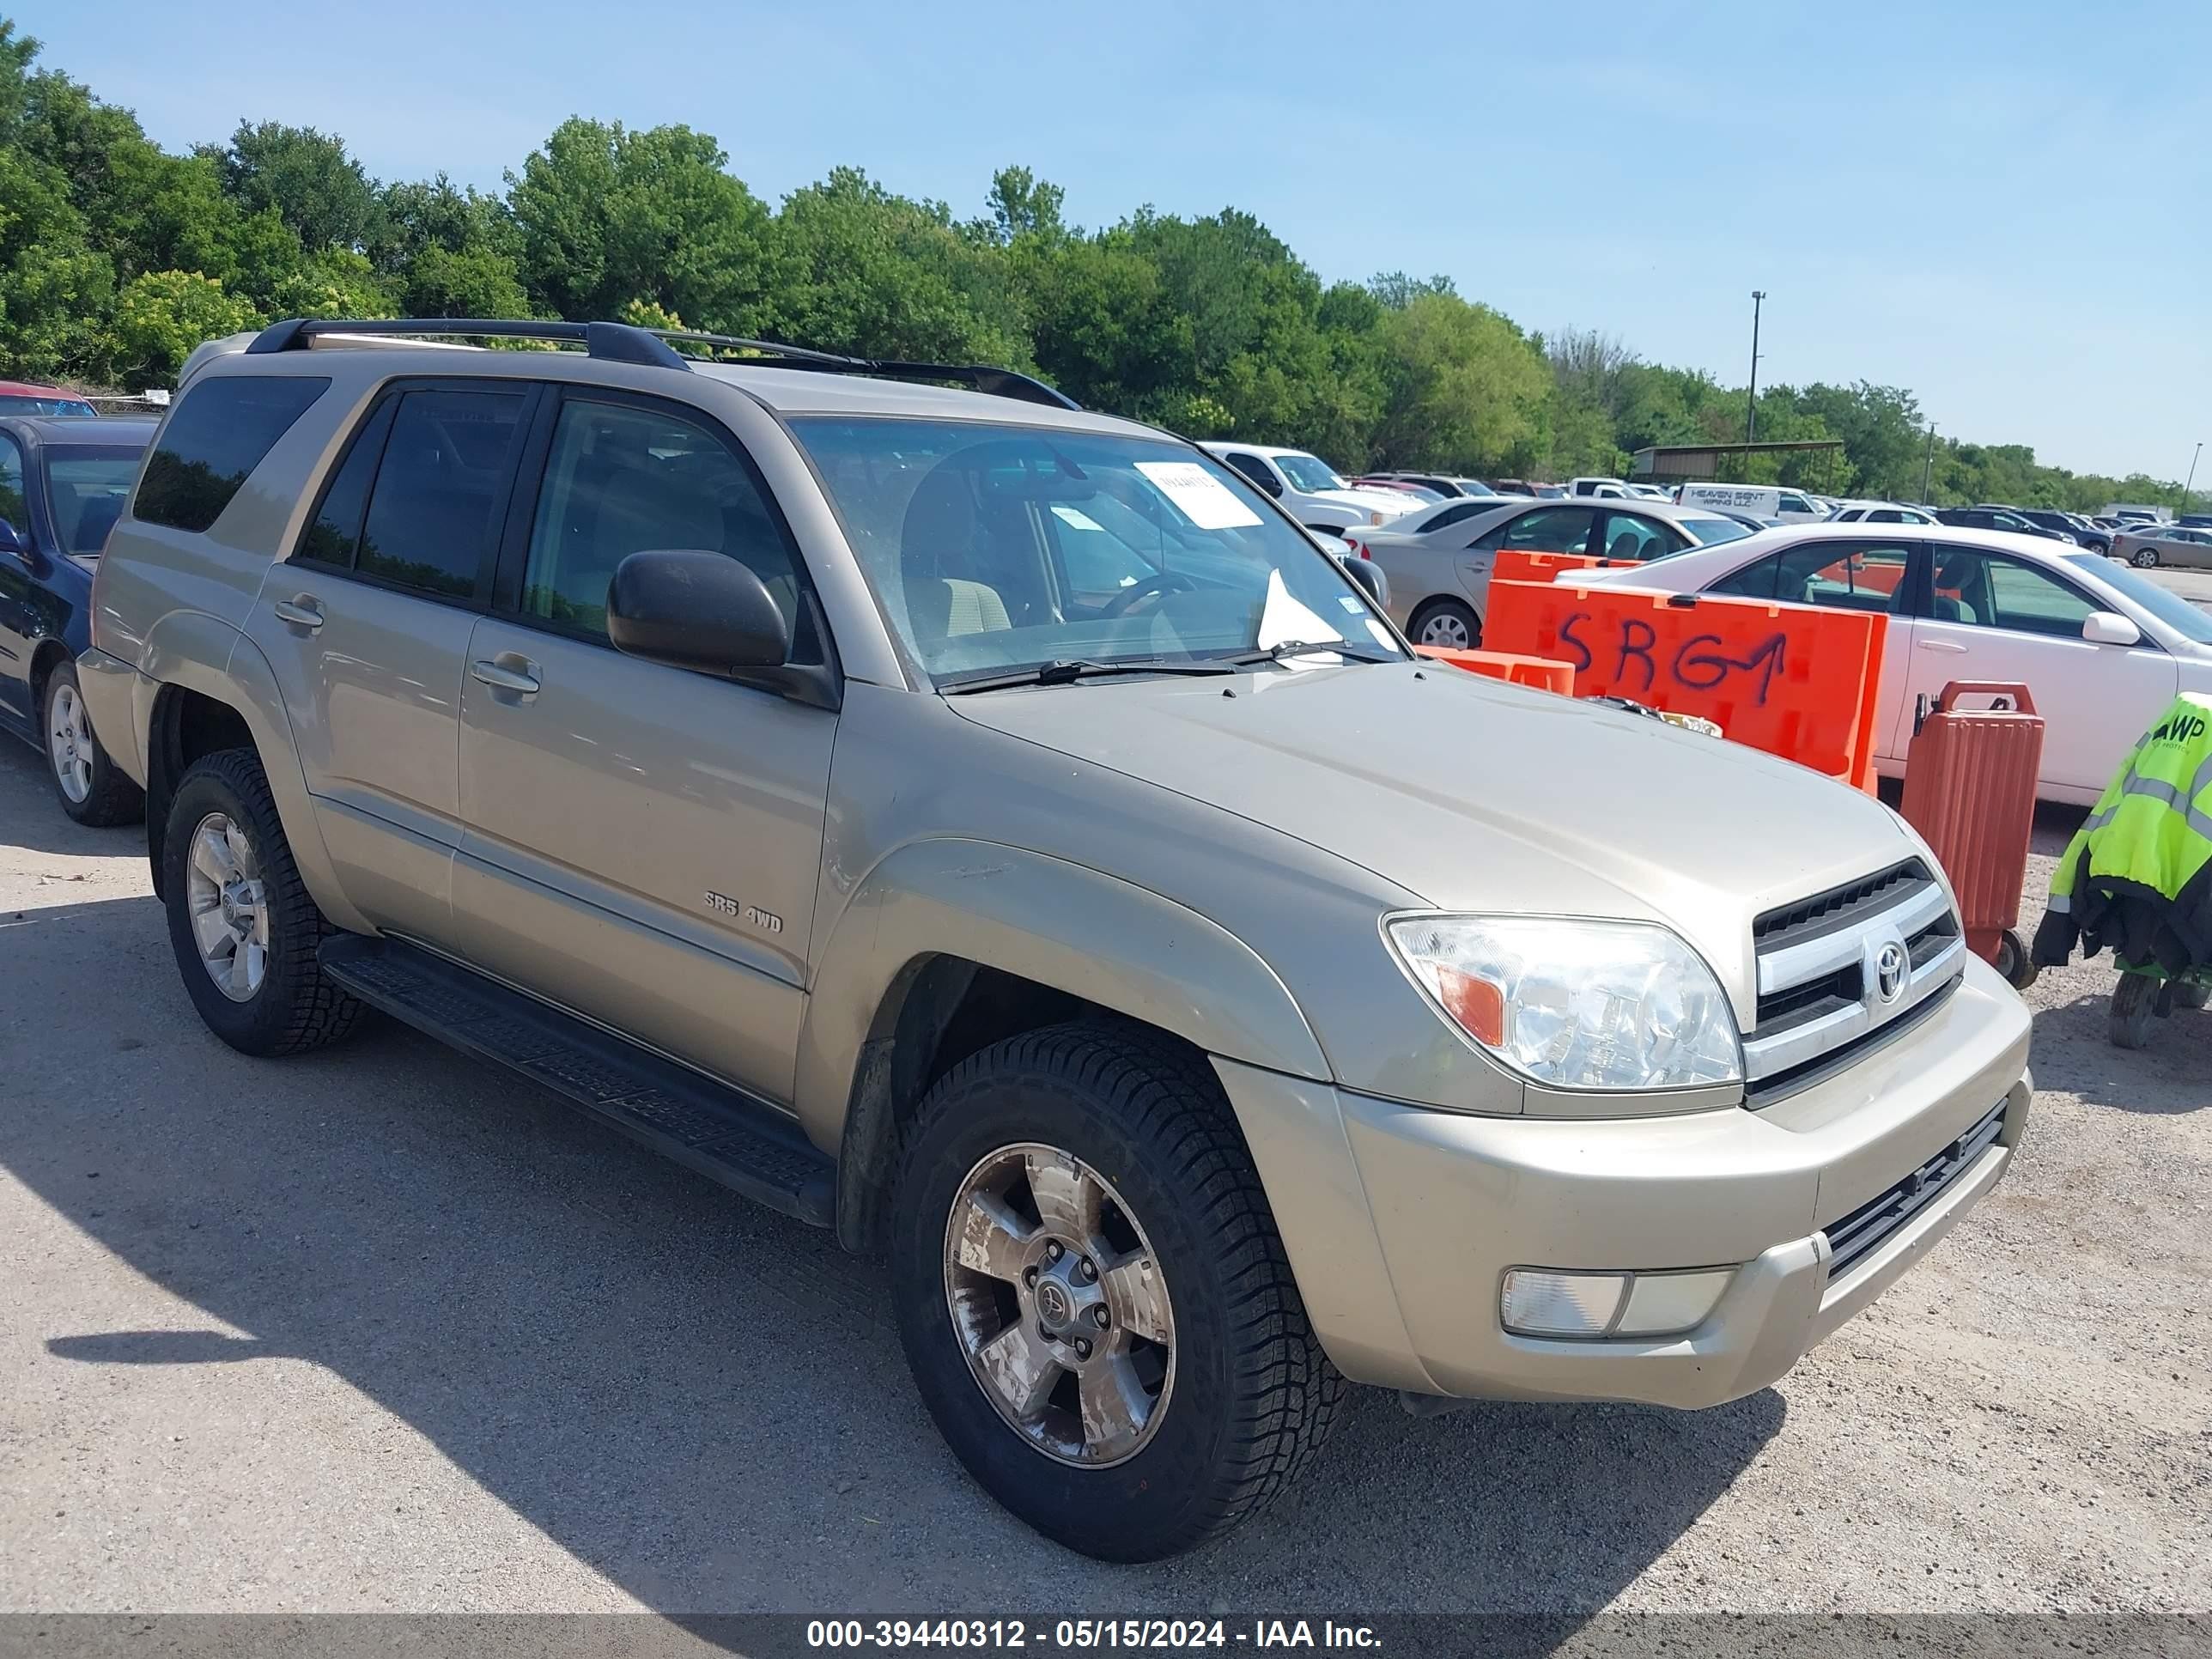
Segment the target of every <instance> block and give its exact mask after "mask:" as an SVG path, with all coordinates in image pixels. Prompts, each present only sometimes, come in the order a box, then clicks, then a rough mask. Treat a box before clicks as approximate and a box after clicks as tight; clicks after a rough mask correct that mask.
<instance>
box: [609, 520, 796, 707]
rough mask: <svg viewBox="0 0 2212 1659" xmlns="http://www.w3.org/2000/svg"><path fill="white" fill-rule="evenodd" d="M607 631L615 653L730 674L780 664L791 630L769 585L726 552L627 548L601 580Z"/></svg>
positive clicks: (702, 671) (788, 651)
mask: <svg viewBox="0 0 2212 1659" xmlns="http://www.w3.org/2000/svg"><path fill="white" fill-rule="evenodd" d="M607 637H608V638H609V639H611V640H612V641H614V644H615V648H616V649H617V651H621V652H624V653H627V654H629V655H630V656H633V657H642V658H644V659H646V660H647V662H657V663H661V664H664V665H666V666H668V667H670V668H688V669H690V670H691V671H693V672H694V673H699V674H719V675H721V676H722V677H724V678H731V677H732V676H733V674H734V673H735V671H737V670H738V669H744V668H778V667H781V666H782V665H783V663H784V660H785V659H787V657H789V656H790V654H791V629H790V628H789V626H788V625H787V623H785V622H784V619H783V612H782V611H781V610H779V609H778V608H777V606H776V603H775V599H772V598H771V597H769V591H768V586H767V584H765V583H764V582H763V581H762V580H761V579H760V578H759V577H758V576H757V575H756V574H754V573H753V571H752V570H751V569H750V568H748V567H747V566H745V565H742V564H740V563H738V562H737V561H736V560H735V559H733V558H731V557H730V556H728V555H727V554H724V553H706V552H701V551H697V550H677V549H654V550H652V551H649V552H644V553H633V554H631V555H630V556H629V557H628V558H626V559H624V560H623V562H622V563H621V564H619V565H618V566H617V567H616V568H615V574H614V580H612V581H611V582H609V583H608V584H607Z"/></svg>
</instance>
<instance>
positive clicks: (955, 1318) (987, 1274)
mask: <svg viewBox="0 0 2212 1659" xmlns="http://www.w3.org/2000/svg"><path fill="white" fill-rule="evenodd" d="M891 1238H892V1249H893V1263H892V1281H893V1288H894V1291H895V1293H896V1298H897V1306H898V1319H899V1333H900V1336H901V1338H902V1341H903V1343H904V1346H905V1348H906V1353H907V1360H908V1364H909V1365H910V1366H911V1367H912V1369H913V1371H914V1377H915V1385H916V1387H917V1388H918V1389H920V1390H921V1396H922V1401H923V1403H924V1404H925V1405H927V1407H928V1408H929V1413H930V1415H931V1416H932V1417H933V1418H934V1419H936V1422H937V1426H938V1428H939V1431H941V1432H942V1433H943V1434H944V1436H945V1440H946V1442H947V1443H949V1444H950V1445H951V1449H952V1451H953V1454H954V1455H956V1456H957V1457H958V1458H959V1459H960V1461H961V1462H962V1463H963V1464H964V1465H965V1466H966V1467H967V1469H968V1472H969V1474H972V1475H974V1476H975V1479H976V1480H978V1481H979V1482H980V1483H981V1485H982V1486H983V1487H984V1489H985V1490H986V1491H987V1492H989V1493H990V1494H991V1495H992V1496H993V1497H994V1498H996V1499H997V1500H998V1501H999V1502H1000V1504H1004V1505H1005V1506H1006V1508H1007V1509H1009V1510H1012V1511H1013V1513H1014V1514H1016V1515H1017V1516H1020V1517H1021V1519H1022V1520H1024V1521H1025V1522H1028V1523H1029V1524H1030V1526H1032V1527H1034V1528H1036V1529H1037V1530H1038V1531H1039V1532H1041V1533H1042V1534H1045V1535H1046V1536H1047V1537H1048V1538H1052V1539H1054V1540H1056V1541H1059V1542H1060V1543H1062V1544H1065V1545H1066V1546H1067V1547H1069V1548H1071V1549H1075V1550H1079V1551H1081V1552H1082V1553H1085V1554H1086V1555H1091V1556H1095V1557H1097V1558H1099V1559H1103V1560H1109V1561H1145V1560H1155V1559H1160V1558H1162V1557H1164V1556H1169V1555H1173V1554H1176V1553H1179V1552H1181V1551H1183V1550H1187V1549H1188V1548H1190V1547H1193V1546H1194V1545H1196V1544H1198V1543H1200V1542H1201V1541H1204V1540H1205V1539H1206V1538H1209V1537H1211V1536H1212V1535H1213V1534H1217V1533H1219V1532H1222V1531H1224V1530H1225V1529H1226V1528H1230V1527H1231V1526H1234V1525H1235V1524H1237V1522H1240V1521H1242V1520H1243V1518H1244V1517H1245V1516H1248V1515H1250V1514H1252V1513H1253V1512H1255V1510H1258V1509H1260V1508H1261V1506H1262V1505H1263V1504H1266V1503H1267V1501H1268V1500H1269V1499H1270V1498H1273V1496H1274V1495H1275V1493H1276V1492H1279V1491H1280V1490H1281V1489H1282V1488H1283V1487H1285V1486H1288V1485H1289V1484H1290V1482H1291V1480H1292V1479H1293V1478H1294V1477H1295V1475H1296V1474H1297V1471H1298V1470H1299V1469H1300V1468H1303V1466H1304V1463H1305V1462H1306V1461H1307V1459H1308V1458H1309V1457H1310V1455H1312V1453H1313V1452H1314V1450H1315V1449H1316V1448H1317V1447H1318V1446H1319V1445H1320V1444H1321V1443H1322V1439H1323V1437H1325V1436H1326V1434H1327V1432H1328V1427H1329V1425H1330V1422H1331V1420H1332V1419H1333V1417H1334V1412H1335V1409H1336V1406H1337V1403H1338V1401H1339V1400H1340V1397H1341V1395H1342V1393H1343V1388H1344V1383H1343V1379H1342V1378H1341V1377H1340V1376H1338V1374H1337V1372H1336V1371H1335V1370H1334V1367H1332V1366H1331V1365H1330V1364H1329V1363H1328V1358H1326V1357H1325V1356H1324V1355H1323V1354H1322V1351H1321V1347H1320V1345H1319V1344H1318V1343H1317V1342H1316V1340H1315V1339H1314V1335H1313V1332H1312V1329H1311V1328H1310V1326H1309V1325H1308V1323H1307V1321H1306V1316H1305V1307H1304V1304H1303V1303H1302V1302H1301V1301H1300V1300H1299V1298H1298V1292H1297V1285H1295V1284H1294V1283H1293V1282H1292V1280H1291V1272H1290V1267H1289V1264H1288V1262H1287V1261H1285V1257H1284V1255H1283V1248H1282V1243H1281V1240H1280V1238H1279V1237H1278V1236H1277V1234H1276V1231H1275V1225H1274V1219H1273V1215H1272V1213H1271V1212H1270V1211H1269V1209H1268V1207H1267V1194H1265V1192H1264V1191H1263V1190H1262V1189H1261V1185H1260V1179H1259V1176H1258V1174H1257V1173H1256V1172H1255V1170H1254V1169H1253V1167H1252V1161H1251V1158H1250V1155H1249V1153H1248V1152H1246V1150H1245V1147H1244V1144H1243V1137H1242V1136H1241V1135H1240V1134H1239V1133H1238V1131H1237V1126H1236V1121H1235V1119H1234V1118H1233V1116H1232V1115H1231V1112H1230V1109H1229V1106H1228V1103H1226V1102H1225V1100H1224V1099H1223V1098H1222V1097H1221V1092H1220V1089H1219V1085H1218V1083H1217V1082H1216V1081H1215V1079H1213V1077H1212V1074H1211V1073H1210V1072H1209V1071H1208V1070H1207V1068H1206V1066H1205V1065H1204V1063H1203V1062H1202V1061H1200V1060H1198V1059H1197V1058H1196V1057H1195V1056H1194V1055H1191V1054H1188V1053H1187V1052H1186V1051H1184V1050H1182V1048H1179V1047H1178V1046H1176V1045H1175V1044H1173V1043H1171V1042H1168V1041H1166V1040H1164V1039H1162V1038H1158V1037H1156V1036H1152V1034H1150V1033H1148V1032H1144V1031H1141V1030H1133V1029H1125V1028H1118V1027H1114V1026H1105V1025H1092V1024H1079V1025H1062V1026H1056V1027H1054V1028H1052V1029H1049V1030H1042V1031H1036V1032H1031V1033H1028V1034H1026V1035H1024V1036H1017V1037H1012V1038H1009V1039H1008V1040H1006V1042H1000V1043H997V1044H995V1045H994V1046H993V1047H991V1048H986V1049H984V1050H983V1051H982V1052H981V1053H980V1054H975V1055H972V1056H971V1057H969V1059H967V1060H963V1061H962V1062H961V1063H960V1064H959V1065H958V1066H955V1067H954V1068H953V1070H952V1071H951V1072H950V1073H947V1074H946V1075H945V1077H944V1078H943V1079H940V1080H939V1083H938V1084H937V1085H936V1086H935V1087H933V1089H932V1090H931V1091H929V1094H928V1096H927V1098H925V1099H924V1101H923V1102H922V1104H921V1109H920V1111H919V1114H918V1115H917V1118H916V1121H915V1126H914V1128H913V1130H912V1132H911V1133H910V1134H909V1136H908V1141H907V1146H906V1152H905V1164H904V1168H903V1170H902V1173H901V1177H900V1181H899V1188H898V1193H897V1195H896V1200H895V1201H894V1206H893V1211H892V1224H891Z"/></svg>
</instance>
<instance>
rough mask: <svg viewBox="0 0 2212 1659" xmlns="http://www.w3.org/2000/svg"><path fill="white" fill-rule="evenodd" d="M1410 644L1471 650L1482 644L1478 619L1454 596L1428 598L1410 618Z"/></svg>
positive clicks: (1470, 609)
mask: <svg viewBox="0 0 2212 1659" xmlns="http://www.w3.org/2000/svg"><path fill="white" fill-rule="evenodd" d="M1413 643H1414V644H1416V645H1434V646H1441V647H1443V649H1445V650H1447V651H1472V650H1474V648H1475V647H1478V646H1479V645H1480V644H1481V643H1482V622H1481V619H1480V617H1477V616H1476V615H1475V614H1474V610H1473V608H1472V607H1471V606H1468V605H1462V604H1461V603H1460V602H1459V601H1458V600H1457V599H1431V600H1430V601H1429V602H1428V603H1427V604H1426V605H1423V606H1422V607H1421V609H1420V611H1419V614H1418V615H1417V616H1415V617H1414V618H1413Z"/></svg>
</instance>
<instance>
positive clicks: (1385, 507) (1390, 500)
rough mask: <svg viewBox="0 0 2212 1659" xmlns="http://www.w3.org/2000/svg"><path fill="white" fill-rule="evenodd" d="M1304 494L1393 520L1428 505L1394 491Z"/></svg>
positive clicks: (1335, 491) (1336, 490)
mask: <svg viewBox="0 0 2212 1659" xmlns="http://www.w3.org/2000/svg"><path fill="white" fill-rule="evenodd" d="M1304 493H1305V494H1306V495H1308V496H1309V497H1310V499H1312V500H1314V501H1334V502H1335V503H1336V504H1337V505H1338V506H1340V507H1358V509H1359V510H1360V511H1361V512H1363V513H1389V515H1390V516H1392V517H1394V518H1395V517H1396V516H1397V515H1398V514H1400V513H1411V512H1412V511H1413V509H1414V508H1415V507H1423V506H1426V505H1428V504H1429V503H1426V502H1424V501H1421V500H1420V499H1419V497H1418V496H1413V495H1400V494H1399V493H1398V492H1397V491H1396V490H1395V489H1310V490H1307V491H1305V492H1304Z"/></svg>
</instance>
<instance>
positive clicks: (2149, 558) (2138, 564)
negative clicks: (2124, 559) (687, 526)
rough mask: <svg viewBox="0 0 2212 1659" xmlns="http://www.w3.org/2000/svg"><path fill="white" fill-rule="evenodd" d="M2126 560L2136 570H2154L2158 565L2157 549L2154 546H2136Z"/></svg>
mask: <svg viewBox="0 0 2212 1659" xmlns="http://www.w3.org/2000/svg"><path fill="white" fill-rule="evenodd" d="M2128 562H2129V563H2130V564H2131V565H2133V566H2135V568H2136V569H2138V570H2154V569H2155V568H2157V567H2158V550H2157V549H2156V548H2154V547H2138V548H2137V549H2136V550H2135V551H2134V552H2132V553H2130V554H2129V555H2128Z"/></svg>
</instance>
